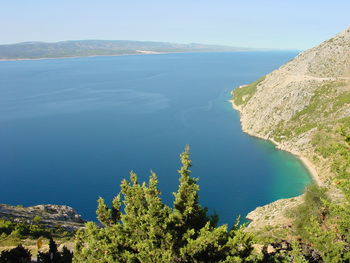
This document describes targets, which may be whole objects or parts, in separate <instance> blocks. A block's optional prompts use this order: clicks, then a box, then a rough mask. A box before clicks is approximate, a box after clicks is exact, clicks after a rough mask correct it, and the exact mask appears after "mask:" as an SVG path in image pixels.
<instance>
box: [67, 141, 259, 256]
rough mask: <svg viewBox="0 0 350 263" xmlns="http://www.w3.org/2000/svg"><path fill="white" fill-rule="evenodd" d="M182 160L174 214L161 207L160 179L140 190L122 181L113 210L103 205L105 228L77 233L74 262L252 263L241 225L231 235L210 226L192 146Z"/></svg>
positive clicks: (136, 184) (137, 185)
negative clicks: (193, 168) (194, 170)
mask: <svg viewBox="0 0 350 263" xmlns="http://www.w3.org/2000/svg"><path fill="white" fill-rule="evenodd" d="M180 158H181V162H182V167H181V169H180V170H179V173H180V185H179V189H178V191H177V193H175V201H174V207H173V208H170V207H168V206H167V205H165V204H164V203H163V202H162V200H161V198H160V191H159V189H158V179H157V176H156V174H155V173H153V172H151V175H150V177H149V181H148V183H142V184H140V183H139V182H138V178H137V175H136V174H135V173H134V172H131V173H130V180H129V181H128V180H123V181H122V183H121V191H120V193H119V194H118V195H117V196H116V198H115V199H114V200H113V202H112V207H113V208H108V207H107V205H106V204H105V203H104V201H103V199H101V198H100V199H99V201H98V203H99V206H98V209H97V215H98V218H99V220H100V221H101V222H102V223H103V224H104V227H98V226H97V225H96V224H95V223H92V222H89V223H87V224H86V227H85V229H84V230H80V231H78V233H77V235H76V240H77V243H76V249H75V254H74V259H73V262H76V263H78V262H79V263H80V262H84V263H95V262H99V263H111V262H127V263H129V262H130V263H131V262H133V263H138V262H140V263H141V262H142V263H154V262H157V263H169V262H175V263H176V262H178V263H191V262H213V263H214V262H218V263H219V262H221V263H224V262H225V263H229V262H253V261H252V260H253V259H255V257H254V256H253V255H252V243H253V238H252V235H251V234H248V233H245V232H244V231H243V228H242V227H238V224H237V225H236V227H234V228H233V229H232V230H230V231H227V226H226V225H223V226H220V227H216V226H215V225H214V224H213V222H212V221H210V220H209V217H208V216H207V214H206V209H204V208H202V207H201V206H200V204H199V201H198V190H199V186H198V184H197V179H195V178H192V177H190V170H189V169H190V167H191V160H190V159H189V147H188V146H187V147H186V148H185V152H184V153H182V154H181V155H180ZM121 207H123V209H120V208H121ZM113 209H114V210H113ZM113 211H115V212H113ZM113 215H115V216H113ZM213 219H216V217H215V216H214V217H213ZM237 260H238V261H237Z"/></svg>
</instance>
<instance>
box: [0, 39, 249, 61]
mask: <svg viewBox="0 0 350 263" xmlns="http://www.w3.org/2000/svg"><path fill="white" fill-rule="evenodd" d="M248 50H253V49H249V48H240V47H230V46H219V45H204V44H197V43H191V44H177V43H166V42H148V41H129V40H77V41H62V42H56V43H46V42H23V43H18V44H10V45H0V59H38V58H61V57H84V56H111V55H127V54H155V53H172V52H224V51H248Z"/></svg>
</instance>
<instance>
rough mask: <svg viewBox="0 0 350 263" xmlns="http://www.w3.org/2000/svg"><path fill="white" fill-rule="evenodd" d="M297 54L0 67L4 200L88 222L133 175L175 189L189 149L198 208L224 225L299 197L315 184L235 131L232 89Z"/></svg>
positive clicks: (290, 159)
mask: <svg viewBox="0 0 350 263" xmlns="http://www.w3.org/2000/svg"><path fill="white" fill-rule="evenodd" d="M296 55H297V52H294V51H288V52H285V51H283V52H282V51H278V52H277V51H275V52H233V53H187V54H160V55H137V56H135V55H134V56H117V57H88V58H71V59H48V60H32V61H2V62H0V180H1V181H0V203H8V204H14V205H17V204H21V205H25V206H28V205H35V204H43V203H51V204H65V205H69V206H72V207H74V208H75V209H76V210H77V211H78V213H80V214H82V216H83V217H84V218H86V219H88V220H95V210H96V199H97V198H98V197H99V196H102V197H104V198H105V199H106V200H111V199H112V197H113V196H114V195H115V194H116V193H117V192H119V185H120V182H121V180H122V179H123V178H128V176H129V172H130V171H131V170H133V171H135V172H136V173H137V174H138V177H139V179H140V181H142V180H147V178H148V176H149V174H150V170H152V171H154V172H156V174H157V175H158V178H159V187H160V189H161V191H162V198H163V200H164V201H165V202H166V203H167V204H169V205H171V204H172V201H173V195H172V192H175V191H176V190H177V186H178V173H177V170H178V169H179V167H180V162H179V158H178V157H179V154H180V153H181V152H182V151H183V149H184V147H185V145H186V144H189V145H190V148H191V158H192V161H193V167H192V175H193V176H194V177H198V178H199V184H200V193H199V196H200V202H201V204H202V205H203V206H207V207H208V208H209V210H210V211H211V212H214V211H215V212H216V213H218V214H219V215H220V222H221V223H229V224H231V223H232V222H233V221H234V220H235V218H236V217H237V216H238V215H241V216H242V217H244V216H245V215H246V214H247V213H248V212H249V211H251V210H253V209H254V208H255V207H257V206H261V205H265V204H267V203H269V202H272V201H275V200H277V199H279V198H287V197H292V196H296V195H299V194H300V193H302V191H303V189H304V188H305V186H306V185H307V184H309V183H310V181H311V179H310V176H309V173H308V171H307V170H306V168H305V167H304V166H303V165H302V163H301V162H300V161H299V160H298V159H297V158H295V157H294V156H292V155H291V154H289V153H286V152H283V151H280V150H276V149H275V147H274V146H273V145H272V144H271V143H269V142H267V141H263V140H260V139H257V138H253V137H250V136H249V135H247V134H245V133H243V132H242V130H241V127H240V122H239V113H238V112H236V111H234V110H233V109H232V107H231V104H230V103H229V102H228V100H229V99H230V92H231V90H232V89H234V88H236V87H238V86H239V85H242V84H246V83H249V82H252V81H254V80H256V79H257V78H259V77H261V76H263V75H265V74H267V73H269V72H271V71H272V70H274V69H276V68H278V67H279V66H281V65H282V64H284V63H286V62H287V61H288V60H290V59H292V58H293V57H294V56H296Z"/></svg>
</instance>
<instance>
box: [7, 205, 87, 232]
mask: <svg viewBox="0 0 350 263" xmlns="http://www.w3.org/2000/svg"><path fill="white" fill-rule="evenodd" d="M0 218H2V219H7V220H11V221H15V222H24V223H31V222H33V221H35V220H37V221H39V222H38V223H40V224H43V225H47V226H48V227H56V226H60V227H62V228H64V229H66V230H76V229H78V228H81V227H84V220H83V219H82V218H81V216H80V215H79V214H77V212H76V211H75V210H74V209H73V208H71V207H69V206H65V205H36V206H30V207H22V206H10V205H5V204H0Z"/></svg>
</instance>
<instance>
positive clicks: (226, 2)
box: [0, 0, 350, 49]
mask: <svg viewBox="0 0 350 263" xmlns="http://www.w3.org/2000/svg"><path fill="white" fill-rule="evenodd" d="M0 11H1V12H0V14H1V15H0V44H5V43H15V42H23V41H50V42H52V41H60V40H76V39H126V40H150V41H167V42H180V43H191V42H196V43H207V44H224V45H231V46H242V47H262V48H282V49H306V48H310V47H312V46H314V45H316V44H318V43H320V42H322V41H323V40H326V39H328V38H330V37H332V36H333V35H334V34H336V33H338V32H340V31H342V30H344V29H345V28H347V27H349V26H350V1H349V0H328V1H325V0H303V1H302V0H171V1H170V0H123V1H120V0H94V1H90V0H9V1H5V0H4V1H1V2H0Z"/></svg>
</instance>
